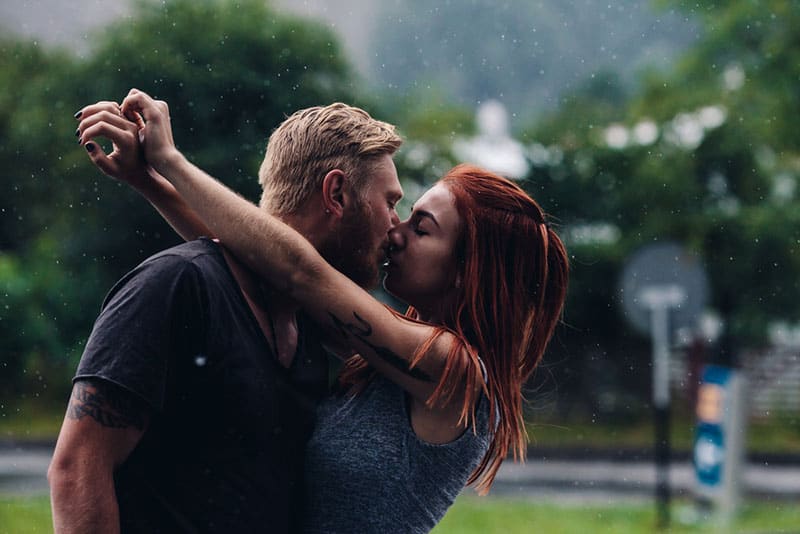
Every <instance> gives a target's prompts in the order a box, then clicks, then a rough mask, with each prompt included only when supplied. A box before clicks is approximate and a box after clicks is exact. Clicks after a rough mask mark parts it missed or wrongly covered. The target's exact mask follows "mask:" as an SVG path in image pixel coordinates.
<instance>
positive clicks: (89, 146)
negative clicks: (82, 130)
mask: <svg viewBox="0 0 800 534" xmlns="http://www.w3.org/2000/svg"><path fill="white" fill-rule="evenodd" d="M86 151H87V152H94V143H86Z"/></svg>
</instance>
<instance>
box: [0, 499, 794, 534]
mask: <svg viewBox="0 0 800 534" xmlns="http://www.w3.org/2000/svg"><path fill="white" fill-rule="evenodd" d="M672 515H673V517H674V518H676V519H675V520H673V523H672V525H671V528H670V529H669V531H668V532H670V533H676V534H677V533H683V532H686V533H695V532H697V533H700V532H703V533H706V532H741V533H746V532H753V533H756V532H759V533H761V532H771V533H780V532H786V533H790V532H795V533H796V532H798V525H800V506H798V505H797V503H793V502H772V503H769V502H750V503H747V504H746V505H744V506H743V507H742V509H741V512H740V514H739V516H738V517H737V518H736V521H735V522H734V523H733V524H732V525H730V527H729V528H728V529H718V528H715V527H714V526H713V525H711V524H709V523H695V524H686V523H684V522H682V521H681V518H685V517H687V516H689V515H691V506H690V505H689V504H688V503H677V504H675V505H674V506H673V509H672ZM655 521H656V516H655V510H654V509H653V506H652V505H650V504H646V503H644V504H620V505H619V506H596V505H590V506H579V505H574V504H570V505H560V504H557V503H552V502H525V501H520V500H505V499H500V498H491V497H485V498H477V497H472V496H464V497H461V498H459V499H458V500H457V501H456V503H455V504H454V505H453V507H452V508H451V509H450V511H449V512H448V513H447V515H446V516H445V518H444V520H442V522H441V523H440V524H439V526H437V527H436V528H435V529H434V530H433V534H473V533H474V534H493V533H497V534H515V533H520V534H522V533H525V534H528V533H530V532H541V533H545V534H561V533H563V534H570V533H576V534H586V533H592V534H594V533H604V532H607V533H614V534H635V533H650V532H653V531H655V528H654V526H655ZM684 521H685V520H684ZM42 532H52V524H51V519H50V502H49V500H48V498H47V496H39V497H0V534H28V533H30V534H33V533H42Z"/></svg>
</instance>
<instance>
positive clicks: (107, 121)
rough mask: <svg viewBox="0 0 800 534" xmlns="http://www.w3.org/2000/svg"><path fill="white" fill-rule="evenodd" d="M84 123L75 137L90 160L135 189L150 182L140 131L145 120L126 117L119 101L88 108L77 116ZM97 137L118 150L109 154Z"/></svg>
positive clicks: (101, 103)
mask: <svg viewBox="0 0 800 534" xmlns="http://www.w3.org/2000/svg"><path fill="white" fill-rule="evenodd" d="M76 116H77V118H79V119H80V124H79V125H78V129H77V130H76V131H75V134H76V135H77V136H78V138H79V142H80V143H81V144H83V145H84V146H85V147H86V151H87V153H88V154H89V159H91V160H92V163H94V164H95V165H96V166H97V167H98V168H99V169H100V170H101V171H103V172H104V173H105V174H107V175H108V176H111V177H112V178H115V179H117V180H120V181H121V182H125V183H127V184H129V185H131V186H133V187H134V188H137V189H139V188H141V187H142V186H143V185H144V182H145V181H147V180H149V179H150V177H149V175H148V168H147V162H146V161H145V159H144V154H143V152H142V148H141V144H140V142H139V131H140V130H141V129H142V128H143V127H144V122H143V121H142V118H141V117H140V116H138V115H135V114H131V115H129V116H130V117H131V118H132V119H133V120H129V119H128V118H126V117H124V116H123V115H122V110H121V108H120V106H119V104H117V103H116V102H98V103H96V104H92V105H91V106H86V107H85V108H83V109H81V110H80V112H78V113H77V114H76ZM96 137H105V138H107V139H109V140H110V141H111V143H112V145H113V147H114V150H113V151H112V152H111V154H106V153H105V152H104V151H103V149H102V148H101V147H100V145H99V144H98V143H97V142H95V141H94V139H95V138H96Z"/></svg>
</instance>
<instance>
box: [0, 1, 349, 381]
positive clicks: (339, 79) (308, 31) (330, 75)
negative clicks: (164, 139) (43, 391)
mask: <svg viewBox="0 0 800 534" xmlns="http://www.w3.org/2000/svg"><path fill="white" fill-rule="evenodd" d="M0 48H2V51H3V54H2V57H0V66H2V69H0V134H1V135H0V139H2V141H0V164H3V166H4V176H3V178H2V182H1V183H0V220H2V223H3V224H2V227H0V335H2V336H3V344H2V346H1V347H0V349H1V351H2V353H1V354H0V365H3V367H5V368H7V369H10V370H11V369H13V371H12V372H9V373H6V372H5V371H4V372H3V375H2V376H3V379H2V386H3V387H2V388H0V389H1V390H2V391H0V395H2V394H6V395H8V394H10V392H11V391H20V390H21V389H24V388H23V385H24V384H25V383H27V382H26V381H27V380H28V379H27V378H26V377H30V376H32V375H34V374H35V373H34V372H33V371H32V369H34V368H36V369H61V370H62V372H64V375H63V376H60V377H59V378H58V379H57V380H56V382H57V385H58V386H63V387H64V388H68V386H69V381H68V376H69V375H68V374H67V373H69V372H71V371H72V369H73V368H74V365H75V363H76V362H77V357H78V356H79V354H80V350H81V348H82V344H83V341H84V339H85V336H86V335H87V334H88V332H89V330H90V328H91V322H92V320H93V318H94V316H95V315H96V313H97V310H98V309H99V305H100V303H101V301H102V296H103V294H104V293H105V292H106V291H107V290H108V289H109V287H110V286H111V284H112V283H113V281H114V280H115V279H117V278H118V277H120V276H121V275H122V274H123V273H124V272H125V271H127V270H128V269H130V268H132V267H133V266H135V265H136V264H137V263H138V262H140V261H142V260H143V259H144V258H145V257H147V256H148V255H150V254H151V253H153V252H155V251H156V250H158V249H161V248H164V247H166V246H169V245H171V244H174V243H176V242H178V238H177V237H176V236H175V235H174V234H173V232H172V231H171V230H170V229H169V227H168V226H167V225H166V224H165V223H164V222H163V221H161V220H160V218H159V217H158V216H157V215H156V214H155V213H154V211H153V210H152V209H151V208H150V207H149V206H147V204H146V202H144V201H143V200H142V199H141V198H138V197H137V195H136V194H135V193H133V192H132V191H130V190H128V189H127V188H126V187H124V186H122V185H120V184H117V183H115V182H113V181H112V180H110V179H109V178H107V177H105V176H103V175H101V173H100V172H99V171H97V170H96V169H95V168H94V167H93V166H92V165H91V164H90V162H89V161H88V159H87V157H86V155H85V153H84V151H83V149H82V148H80V147H79V146H78V145H77V144H76V143H75V137H74V136H73V135H72V133H73V131H74V130H75V128H76V126H77V121H75V119H74V118H73V117H72V115H73V114H74V113H75V112H76V111H77V110H78V109H80V107H82V106H84V105H86V104H89V103H93V102H95V101H98V100H117V101H121V100H122V99H123V98H124V97H125V95H126V94H127V92H128V90H129V89H130V88H131V87H137V88H139V89H142V90H145V91H147V92H149V93H151V94H153V95H155V96H157V97H158V98H161V99H164V100H166V101H167V102H169V103H170V109H171V114H172V116H173V120H174V124H175V137H176V141H177V143H178V144H179V145H180V146H181V148H182V149H183V150H184V151H185V153H186V154H187V155H188V156H189V157H190V158H191V159H193V160H194V161H195V162H197V163H198V164H199V165H200V166H201V167H203V168H205V169H207V170H208V171H209V172H211V173H212V174H213V175H215V176H217V177H219V178H220V179H222V180H223V181H225V182H227V183H228V184H230V185H231V186H232V187H234V188H235V189H237V190H239V191H241V192H242V193H243V194H244V195H245V196H246V197H248V198H250V199H251V200H253V201H257V200H258V192H259V188H258V184H257V180H256V174H257V170H258V165H259V163H260V160H261V158H262V157H263V152H264V148H265V146H266V140H267V138H268V136H269V135H270V133H271V131H272V130H273V129H274V128H275V127H276V126H277V125H278V124H279V123H280V122H281V121H282V120H283V119H284V118H285V116H286V115H288V114H290V113H291V112H293V111H294V110H296V109H299V108H302V107H307V106H311V105H318V104H324V103H329V102H333V101H336V100H345V101H348V102H353V101H356V98H355V90H354V85H355V84H354V82H353V74H352V71H351V69H350V67H349V66H348V64H347V62H346V60H345V59H344V57H343V55H342V52H341V49H340V46H339V43H338V41H337V40H336V38H335V37H334V35H333V34H332V33H331V32H330V31H329V30H328V29H326V28H325V27H323V26H322V25H320V24H317V23H311V22H308V21H305V20H302V19H299V18H294V17H289V16H286V15H282V14H278V13H277V12H275V11H273V10H272V9H271V8H269V7H267V6H266V5H265V4H264V2H261V1H258V0H241V1H237V2H234V1H232V0H204V1H190V0H175V1H171V2H168V3H163V2H155V1H152V0H151V1H140V2H138V3H137V4H135V6H134V10H133V13H132V15H131V17H130V18H125V19H123V20H120V21H118V22H117V23H115V24H113V25H112V26H110V27H108V28H107V29H106V30H104V31H103V32H101V33H99V34H98V35H97V36H96V39H95V40H94V46H93V48H92V50H91V51H90V52H89V53H88V55H87V57H86V58H84V59H82V58H78V57H75V56H73V55H71V54H69V53H67V52H65V51H59V50H44V49H42V48H40V47H39V46H37V45H35V44H32V43H27V42H19V41H12V40H5V41H3V42H2V43H0ZM107 148H109V147H107ZM37 380H39V379H37ZM54 385H56V384H54ZM51 390H52V388H51ZM61 393H63V388H62V391H61Z"/></svg>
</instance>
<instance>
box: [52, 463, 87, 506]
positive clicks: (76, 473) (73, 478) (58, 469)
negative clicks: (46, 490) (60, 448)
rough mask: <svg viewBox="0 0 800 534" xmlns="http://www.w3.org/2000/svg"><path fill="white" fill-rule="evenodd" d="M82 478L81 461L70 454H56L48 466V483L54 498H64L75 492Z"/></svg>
mask: <svg viewBox="0 0 800 534" xmlns="http://www.w3.org/2000/svg"><path fill="white" fill-rule="evenodd" d="M80 478H81V473H80V470H79V462H78V461H77V460H76V459H75V458H73V457H72V456H70V455H64V454H56V455H55V456H53V459H52V460H51V461H50V465H49V466H48V468H47V483H48V484H49V485H50V494H51V495H52V497H53V499H54V500H55V499H62V498H65V497H67V496H69V495H70V494H72V493H73V491H71V490H74V488H76V487H77V486H78V481H79V480H80Z"/></svg>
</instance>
